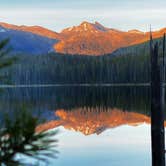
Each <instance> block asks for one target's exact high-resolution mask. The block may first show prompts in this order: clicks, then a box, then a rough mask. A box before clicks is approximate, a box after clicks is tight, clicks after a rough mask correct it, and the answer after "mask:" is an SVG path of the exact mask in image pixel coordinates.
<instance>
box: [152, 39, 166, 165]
mask: <svg viewBox="0 0 166 166" xmlns="http://www.w3.org/2000/svg"><path fill="white" fill-rule="evenodd" d="M150 47H151V50H150V53H151V141H152V143H151V145H152V166H165V150H164V149H165V137H164V112H163V109H162V87H163V86H162V81H161V75H160V67H159V64H158V43H156V44H155V46H154V48H153V46H152V39H151V45H150Z"/></svg>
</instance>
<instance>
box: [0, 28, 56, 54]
mask: <svg viewBox="0 0 166 166" xmlns="http://www.w3.org/2000/svg"><path fill="white" fill-rule="evenodd" d="M6 38H9V39H10V42H9V47H10V48H12V53H15V54H17V53H25V54H35V55H36V54H47V53H49V52H54V49H53V45H54V44H55V43H56V42H57V40H55V39H51V38H48V37H43V36H41V35H37V34H34V33H31V32H25V31H21V30H14V29H9V28H4V27H2V26H0V40H3V39H6Z"/></svg>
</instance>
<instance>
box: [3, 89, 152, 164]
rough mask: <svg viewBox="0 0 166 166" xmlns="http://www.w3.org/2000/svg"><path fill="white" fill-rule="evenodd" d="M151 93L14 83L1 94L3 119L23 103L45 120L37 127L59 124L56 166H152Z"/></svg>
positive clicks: (138, 90) (52, 126)
mask: <svg viewBox="0 0 166 166" xmlns="http://www.w3.org/2000/svg"><path fill="white" fill-rule="evenodd" d="M149 94H150V92H149V88H148V87H114V88H113V87H55V88H53V87H48V88H9V89H4V90H3V93H1V95H0V103H1V104H0V118H2V116H1V115H2V113H3V112H4V111H7V112H9V113H10V114H11V116H12V114H14V113H15V110H18V109H19V108H20V107H21V106H22V105H23V104H24V106H26V107H27V108H29V109H30V110H32V112H33V114H34V115H35V116H39V117H40V118H41V119H45V122H44V123H42V124H40V125H39V126H38V127H37V130H38V131H41V130H48V129H54V128H55V129H59V130H60V131H61V132H60V134H59V136H58V139H59V149H58V150H59V152H60V155H59V157H58V159H55V160H52V161H50V162H51V164H50V165H51V166H54V165H58V166H66V165H72V166H78V165H79V166H85V165H86V166H91V165H95V166H109V165H111V166H121V165H123V166H133V165H134V166H139V165H142V166H147V165H150V127H149V123H150V101H149ZM147 124H148V125H147ZM133 126H134V127H133ZM115 128H116V129H115ZM113 129H114V130H113ZM31 162H32V161H31Z"/></svg>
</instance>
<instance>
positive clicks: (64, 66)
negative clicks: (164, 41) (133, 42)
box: [2, 54, 149, 84]
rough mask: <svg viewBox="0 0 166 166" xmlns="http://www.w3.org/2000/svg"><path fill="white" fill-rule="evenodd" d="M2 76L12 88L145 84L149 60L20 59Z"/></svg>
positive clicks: (143, 57) (52, 56)
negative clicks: (58, 85)
mask: <svg viewBox="0 0 166 166" xmlns="http://www.w3.org/2000/svg"><path fill="white" fill-rule="evenodd" d="M2 74H3V75H6V76H9V78H10V82H11V83H12V84H81V83H92V84H96V83H147V82H149V57H148V55H144V54H143V55H140V56H133V55H130V54H129V55H125V56H124V55H122V56H111V55H105V56H97V57H96V56H79V55H61V54H48V55H38V56H30V55H29V56H28V55H19V56H17V61H16V62H15V64H13V65H12V66H11V67H9V68H7V69H4V70H3V71H2ZM10 82H9V83H10Z"/></svg>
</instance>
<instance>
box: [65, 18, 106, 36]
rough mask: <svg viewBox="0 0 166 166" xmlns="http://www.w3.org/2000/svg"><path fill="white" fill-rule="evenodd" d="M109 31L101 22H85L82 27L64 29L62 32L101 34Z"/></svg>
mask: <svg viewBox="0 0 166 166" xmlns="http://www.w3.org/2000/svg"><path fill="white" fill-rule="evenodd" d="M108 30H109V28H106V27H104V26H103V25H102V24H100V23H99V22H95V23H90V22H87V21H83V22H82V23H81V24H80V25H78V26H73V27H70V28H67V29H64V30H63V31H62V32H63V33H69V32H77V33H81V32H90V33H99V32H106V31H108Z"/></svg>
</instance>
